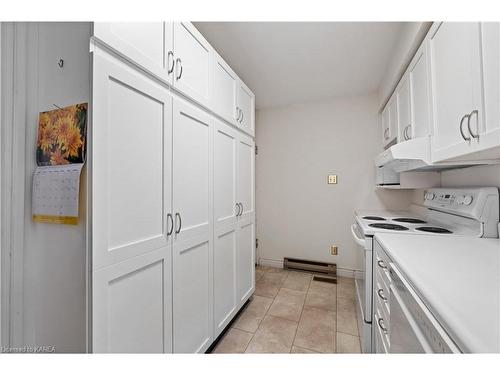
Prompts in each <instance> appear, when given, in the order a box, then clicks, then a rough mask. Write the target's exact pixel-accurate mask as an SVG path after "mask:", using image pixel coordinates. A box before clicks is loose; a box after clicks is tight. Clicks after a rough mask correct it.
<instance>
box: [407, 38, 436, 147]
mask: <svg viewBox="0 0 500 375" xmlns="http://www.w3.org/2000/svg"><path fill="white" fill-rule="evenodd" d="M427 47H428V44H427V42H426V41H424V43H423V44H422V45H421V46H420V48H419V49H418V50H417V52H416V54H415V56H414V58H413V60H412V62H411V63H410V66H409V68H408V79H409V82H410V110H411V132H409V133H410V134H411V136H412V138H419V137H426V136H428V135H430V134H431V131H430V129H431V117H430V116H431V110H430V80H429V73H428V72H429V63H428V52H427Z"/></svg>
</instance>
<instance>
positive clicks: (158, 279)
mask: <svg viewBox="0 0 500 375" xmlns="http://www.w3.org/2000/svg"><path fill="white" fill-rule="evenodd" d="M171 265H172V263H171V250H170V247H165V248H161V249H158V250H154V251H152V252H149V253H147V254H143V255H141V256H138V257H134V258H131V259H128V260H126V261H123V262H120V263H117V264H115V265H112V266H109V267H106V268H102V269H99V270H96V271H94V274H93V304H92V309H93V314H92V316H93V319H92V325H93V330H92V332H93V334H92V337H93V346H92V351H93V352H95V353H170V352H172V293H171V290H172V289H171V288H172V284H171Z"/></svg>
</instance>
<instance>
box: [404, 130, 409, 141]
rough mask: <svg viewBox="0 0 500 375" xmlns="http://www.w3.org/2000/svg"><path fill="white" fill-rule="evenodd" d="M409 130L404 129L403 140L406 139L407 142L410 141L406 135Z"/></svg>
mask: <svg viewBox="0 0 500 375" xmlns="http://www.w3.org/2000/svg"><path fill="white" fill-rule="evenodd" d="M407 130H408V127H406V128H404V129H403V139H404V140H405V141H407V140H408V135H407V134H406V131H407Z"/></svg>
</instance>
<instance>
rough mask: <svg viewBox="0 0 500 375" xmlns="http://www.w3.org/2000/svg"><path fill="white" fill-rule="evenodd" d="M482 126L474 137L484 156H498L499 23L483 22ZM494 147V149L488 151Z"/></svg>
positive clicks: (499, 124)
mask: <svg viewBox="0 0 500 375" xmlns="http://www.w3.org/2000/svg"><path fill="white" fill-rule="evenodd" d="M481 27H482V33H481V35H482V47H483V48H482V52H483V59H482V63H483V66H482V68H483V74H484V108H485V121H484V128H483V129H481V131H480V134H479V138H476V139H475V140H476V141H477V146H476V147H477V148H478V150H481V151H483V155H482V156H483V157H484V158H500V150H499V149H500V147H499V145H500V24H499V23H498V22H491V23H483V24H481ZM493 147H495V148H496V149H495V150H492V151H488V150H490V149H491V148H493Z"/></svg>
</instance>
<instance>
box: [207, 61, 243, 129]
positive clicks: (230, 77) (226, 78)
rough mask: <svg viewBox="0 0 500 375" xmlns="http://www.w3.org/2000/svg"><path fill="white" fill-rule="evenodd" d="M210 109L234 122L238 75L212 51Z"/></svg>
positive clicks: (236, 115)
mask: <svg viewBox="0 0 500 375" xmlns="http://www.w3.org/2000/svg"><path fill="white" fill-rule="evenodd" d="M213 78H214V79H213V86H214V88H213V95H212V109H213V110H214V111H215V112H216V113H217V114H218V115H219V116H221V117H223V118H224V119H225V120H227V121H228V122H230V123H233V124H236V118H237V117H238V113H237V110H236V107H237V99H238V87H239V81H238V76H237V75H236V74H235V73H234V72H233V71H232V70H231V68H230V67H229V66H228V65H227V64H226V62H225V61H224V60H223V59H222V58H221V57H220V56H219V55H218V54H216V53H214V68H213Z"/></svg>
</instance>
